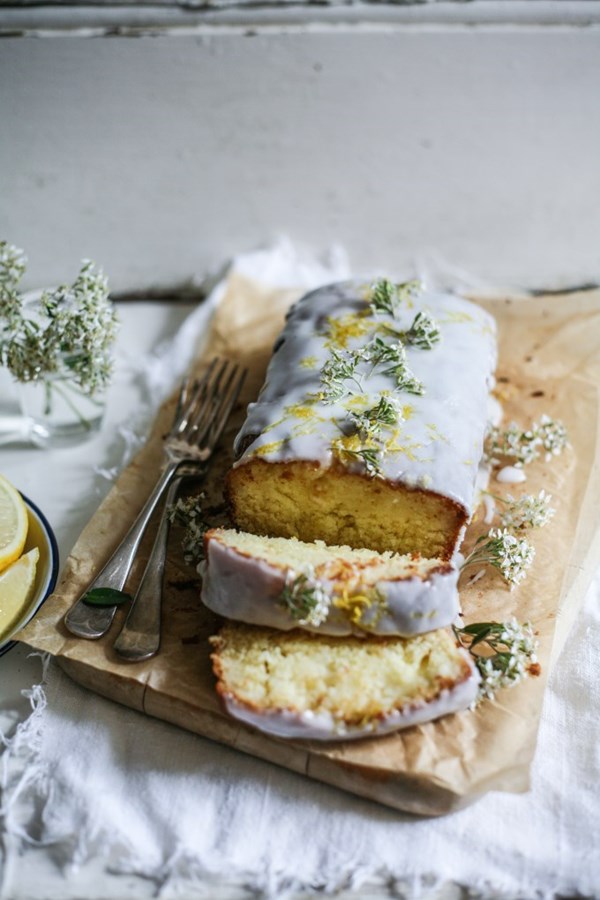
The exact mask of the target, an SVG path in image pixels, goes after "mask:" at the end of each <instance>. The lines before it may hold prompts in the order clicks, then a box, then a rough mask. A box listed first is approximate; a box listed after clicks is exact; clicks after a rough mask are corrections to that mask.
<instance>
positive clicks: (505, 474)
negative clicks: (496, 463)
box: [496, 466, 527, 484]
mask: <svg viewBox="0 0 600 900" xmlns="http://www.w3.org/2000/svg"><path fill="white" fill-rule="evenodd" d="M496 481H499V482H500V483H501V484H521V483H522V482H523V481H527V475H526V474H525V472H524V471H523V469H518V468H517V467H516V466H504V468H503V469H500V471H499V472H497V473H496Z"/></svg>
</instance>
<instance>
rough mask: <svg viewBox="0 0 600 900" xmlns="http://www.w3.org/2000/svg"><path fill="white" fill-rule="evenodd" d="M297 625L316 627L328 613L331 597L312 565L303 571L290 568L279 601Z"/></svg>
mask: <svg viewBox="0 0 600 900" xmlns="http://www.w3.org/2000/svg"><path fill="white" fill-rule="evenodd" d="M278 602H279V603H280V605H281V606H284V607H285V608H286V609H287V611H288V612H289V614H290V615H291V617H292V618H293V619H294V620H295V621H296V622H298V624H299V625H312V626H313V627H315V628H316V627H318V626H319V625H320V624H321V623H322V622H324V621H325V619H326V618H327V616H328V615H329V608H330V604H331V598H330V597H329V595H328V594H327V592H326V591H325V589H324V587H323V585H322V584H321V582H320V581H319V580H318V579H317V578H316V577H315V571H314V569H313V567H312V566H306V568H305V570H304V571H303V572H294V571H293V570H292V569H290V570H289V571H288V573H287V575H286V579H285V586H284V588H283V590H282V592H281V594H280V597H279V601H278Z"/></svg>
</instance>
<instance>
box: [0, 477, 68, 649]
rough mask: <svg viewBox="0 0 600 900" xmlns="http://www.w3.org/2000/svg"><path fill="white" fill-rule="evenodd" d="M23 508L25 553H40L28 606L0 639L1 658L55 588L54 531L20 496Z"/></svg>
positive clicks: (40, 514) (55, 546) (56, 567)
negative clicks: (25, 519)
mask: <svg viewBox="0 0 600 900" xmlns="http://www.w3.org/2000/svg"><path fill="white" fill-rule="evenodd" d="M21 496H22V497H23V500H24V501H25V505H26V506H27V514H28V516H29V530H28V532H27V543H26V544H25V549H24V551H23V552H24V553H27V551H28V550H32V549H33V548H34V547H37V548H38V550H39V551H40V558H39V560H38V564H37V568H36V573H35V591H34V594H33V597H32V598H31V600H30V601H29V603H28V604H27V605H26V606H25V607H24V609H23V613H22V616H21V617H20V619H19V621H18V623H17V625H16V627H15V628H13V629H12V630H11V632H10V634H9V635H7V636H5V637H3V638H2V639H0V656H3V654H4V653H8V651H9V650H11V649H12V647H14V646H15V644H16V641H13V640H12V638H13V636H14V635H15V634H16V632H17V631H18V630H19V629H20V628H23V626H24V625H26V624H27V623H28V622H29V621H30V619H33V617H34V616H35V614H36V613H37V611H38V610H39V609H40V607H41V606H42V604H43V603H44V602H45V601H46V600H47V598H48V597H49V596H50V594H51V593H52V591H53V590H54V587H55V585H56V579H57V578H58V545H57V543H56V538H55V536H54V532H53V531H52V528H51V527H50V525H49V523H48V520H47V519H46V516H45V515H44V514H43V512H42V511H41V510H39V509H38V508H37V506H36V505H35V503H32V501H31V500H29V498H28V497H26V496H25V495H24V494H21Z"/></svg>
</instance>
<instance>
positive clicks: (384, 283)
mask: <svg viewBox="0 0 600 900" xmlns="http://www.w3.org/2000/svg"><path fill="white" fill-rule="evenodd" d="M422 289H423V285H422V283H421V282H420V281H419V280H417V279H414V280H412V281H404V282H401V283H399V284H394V282H393V281H390V280H389V279H388V278H379V279H378V280H377V281H376V282H374V284H372V285H371V288H370V290H369V294H368V302H369V305H370V307H371V310H372V311H373V313H387V315H390V316H392V317H393V318H396V317H397V316H398V313H399V312H400V310H401V307H402V305H403V304H404V303H406V302H407V301H408V302H410V301H412V300H413V299H414V298H415V297H416V296H417V295H418V294H419V293H420V291H422Z"/></svg>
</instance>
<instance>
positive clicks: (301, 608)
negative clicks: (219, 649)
mask: <svg viewBox="0 0 600 900" xmlns="http://www.w3.org/2000/svg"><path fill="white" fill-rule="evenodd" d="M204 541H205V559H206V565H205V568H204V573H203V579H202V600H203V602H204V604H205V605H206V606H208V607H209V609H211V610H213V612H216V613H217V614H218V615H221V616H223V617H224V618H227V619H236V620H239V621H242V622H247V623H250V624H254V625H264V626H268V627H271V628H279V629H281V630H284V631H289V630H290V629H293V628H303V629H306V630H308V631H313V632H320V633H323V634H331V635H349V634H363V635H364V634H366V633H372V634H394V635H403V636H410V635H415V634H421V633H423V632H426V631H432V630H434V629H436V628H442V627H444V626H446V625H450V624H451V623H452V622H453V621H454V619H455V618H456V616H457V613H458V592H457V589H456V582H457V578H458V572H457V569H456V568H455V567H454V566H453V565H452V564H451V563H449V562H444V561H441V560H439V559H426V558H424V557H413V556H408V555H399V554H393V553H389V552H388V553H384V554H380V553H376V552H375V551H373V550H352V549H351V548H350V547H337V546H333V547H330V546H327V545H325V544H324V543H323V542H322V541H316V542H315V543H311V544H309V543H305V542H303V541H298V540H296V539H295V538H267V537H258V536H257V535H254V534H249V533H247V532H237V531H234V530H233V529H224V528H215V529H212V530H210V531H208V532H207V533H206V535H205V539H204Z"/></svg>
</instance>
